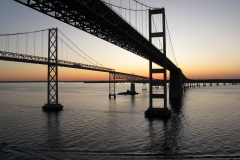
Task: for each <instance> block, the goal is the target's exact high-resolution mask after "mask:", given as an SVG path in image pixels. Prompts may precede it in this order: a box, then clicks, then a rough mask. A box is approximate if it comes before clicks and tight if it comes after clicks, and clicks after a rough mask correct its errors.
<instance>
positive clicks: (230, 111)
mask: <svg viewBox="0 0 240 160" xmlns="http://www.w3.org/2000/svg"><path fill="white" fill-rule="evenodd" d="M128 85H129V84H128ZM116 87H117V91H118V92H122V91H125V89H124V88H123V86H122V85H120V84H117V85H116ZM141 89H142V84H136V91H137V92H139V93H140V94H138V95H135V96H130V95H128V96H124V95H117V98H116V99H115V100H114V99H113V98H112V99H109V98H108V84H84V83H59V100H60V102H61V104H62V105H63V106H64V110H62V111H59V112H46V111H42V110H41V106H42V105H44V103H45V102H46V97H47V96H46V94H47V85H46V83H0V144H1V145H0V157H1V158H2V159H159V158H167V159H179V158H182V159H185V158H196V159H198V158H200V159H202V158H204V159H205V158H218V159H222V158H227V159H228V158H230V159H231V158H240V138H239V137H240V124H239V117H240V106H239V104H240V86H239V85H227V86H223V85H220V86H212V87H210V86H207V87H195V88H191V89H189V90H187V91H186V92H185V93H184V96H183V98H182V100H181V101H170V102H169V103H168V106H169V107H170V108H171V110H172V117H171V118H170V119H168V120H161V119H148V118H145V117H144V111H145V110H146V109H147V108H148V103H149V102H148V92H146V91H141ZM155 92H162V89H159V90H155ZM161 104H162V103H161Z"/></svg>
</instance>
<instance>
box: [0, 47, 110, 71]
mask: <svg viewBox="0 0 240 160" xmlns="http://www.w3.org/2000/svg"><path fill="white" fill-rule="evenodd" d="M0 60H6V61H16V62H26V63H36V64H45V65H48V64H55V59H48V58H45V57H38V56H32V55H26V54H19V53H11V52H6V51H0ZM57 62H58V66H62V67H70V68H79V69H86V70H94V71H101V72H112V71H114V69H111V68H106V67H101V66H94V65H89V64H83V63H76V62H70V61H64V60H57Z"/></svg>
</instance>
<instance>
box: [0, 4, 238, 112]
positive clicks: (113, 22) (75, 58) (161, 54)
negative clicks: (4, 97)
mask: <svg viewBox="0 0 240 160" xmlns="http://www.w3.org/2000/svg"><path fill="white" fill-rule="evenodd" d="M14 1H16V2H18V3H20V4H23V5H25V6H27V7H30V8H32V9H34V10H36V11H39V12H41V13H43V14H46V15H48V16H50V17H53V18H55V19H57V20H59V21H62V22H64V23H66V24H68V25H71V26H73V27H75V28H77V29H80V30H82V31H85V32H87V33H89V34H91V35H94V36H96V37H98V38H100V39H102V40H104V41H107V42H109V43H112V44H114V45H116V46H118V47H121V48H123V49H125V50H127V51H129V52H131V53H133V54H136V55H138V56H140V57H142V58H144V59H146V60H148V61H149V77H142V76H137V75H131V74H126V73H121V72H115V70H114V69H111V68H106V67H103V66H102V65H100V64H99V63H98V62H96V61H94V60H93V59H92V58H90V57H89V56H87V54H85V53H84V52H83V51H81V50H80V49H79V48H78V47H77V46H75V45H74V44H73V43H72V42H71V41H70V40H69V39H68V38H67V37H66V36H65V35H64V34H63V33H62V32H60V33H61V34H62V35H61V36H59V35H58V30H57V29H56V28H53V29H49V30H48V45H47V46H48V47H47V53H48V55H47V56H46V57H44V56H35V43H36V40H35V39H36V34H37V33H42V35H43V32H44V31H46V30H41V31H37V32H32V34H33V35H34V36H33V40H32V42H33V44H32V46H34V51H33V52H34V55H29V54H28V53H29V52H28V41H29V38H28V35H29V34H30V33H29V32H27V33H24V34H23V35H25V37H26V39H25V41H26V44H25V45H26V49H25V54H20V53H19V37H20V35H21V34H14V35H15V36H16V37H17V38H16V39H17V40H16V52H15V53H14V52H9V45H10V43H9V38H10V36H13V35H11V34H8V35H2V36H5V39H6V51H0V59H1V60H8V61H18V62H26V63H37V64H45V65H48V103H47V104H46V105H45V106H44V107H45V109H53V108H57V109H61V108H62V105H61V104H59V103H58V71H57V68H58V66H63V67H71V68H78V69H87V70H95V71H101V72H109V82H110V83H109V97H110V98H111V96H114V97H115V96H116V95H115V80H117V79H128V80H131V81H133V80H134V81H148V82H149V89H150V91H149V108H148V110H147V111H146V112H145V115H146V116H168V115H169V114H170V111H169V109H168V108H167V82H168V81H167V70H168V71H170V80H169V84H170V88H169V98H171V99H179V98H182V95H183V89H185V88H186V84H192V83H193V84H195V83H198V81H196V80H190V79H188V78H186V77H185V75H184V74H183V73H182V71H181V69H180V68H179V67H178V66H177V62H176V59H175V55H174V51H173V47H172V53H173V56H174V61H175V62H173V60H170V59H169V58H168V57H167V50H166V43H167V38H169V41H170V44H171V38H170V33H169V29H168V26H167V20H166V15H165V9H164V8H153V7H149V6H147V5H145V4H142V3H140V2H138V1H137V0H133V1H131V0H129V6H128V7H126V6H125V7H124V6H122V1H120V2H121V4H120V5H116V4H113V3H111V1H110V0H109V1H102V0H71V1H69V0H59V1H53V0H14ZM132 3H134V4H132ZM133 5H134V6H136V7H135V8H133V7H132V6H133ZM117 10H118V11H117ZM167 35H168V36H167ZM42 37H43V36H42ZM64 39H65V40H64ZM58 41H60V43H61V44H60V45H59V44H58ZM42 48H43V47H42ZM63 50H64V51H66V52H68V51H69V50H70V51H71V52H72V53H74V55H72V54H71V55H68V54H66V55H65V56H66V59H69V60H60V59H59V58H58V57H59V51H60V52H61V51H62V52H63ZM42 52H43V49H42ZM80 53H81V54H80ZM42 55H43V53H42ZM69 56H71V57H69ZM153 63H155V64H156V65H158V66H159V68H153V67H152V64H153ZM159 73H160V74H161V75H163V80H160V79H158V80H153V74H159ZM205 82H206V83H207V81H205ZM218 82H219V81H218ZM239 82H240V81H238V80H237V81H234V83H239ZM202 83H204V82H202ZM212 83H214V82H212ZM229 83H230V82H229ZM155 85H160V86H163V94H153V91H152V87H153V86H155ZM154 99H163V108H155V107H154V106H153V100H154Z"/></svg>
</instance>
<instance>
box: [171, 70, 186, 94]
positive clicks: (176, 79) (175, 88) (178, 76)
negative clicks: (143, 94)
mask: <svg viewBox="0 0 240 160" xmlns="http://www.w3.org/2000/svg"><path fill="white" fill-rule="evenodd" d="M182 95H183V88H182V72H181V71H178V72H173V71H171V72H170V88H169V98H170V99H179V98H182Z"/></svg>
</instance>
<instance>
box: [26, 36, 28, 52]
mask: <svg viewBox="0 0 240 160" xmlns="http://www.w3.org/2000/svg"><path fill="white" fill-rule="evenodd" d="M27 44H28V34H26V54H27Z"/></svg>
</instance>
